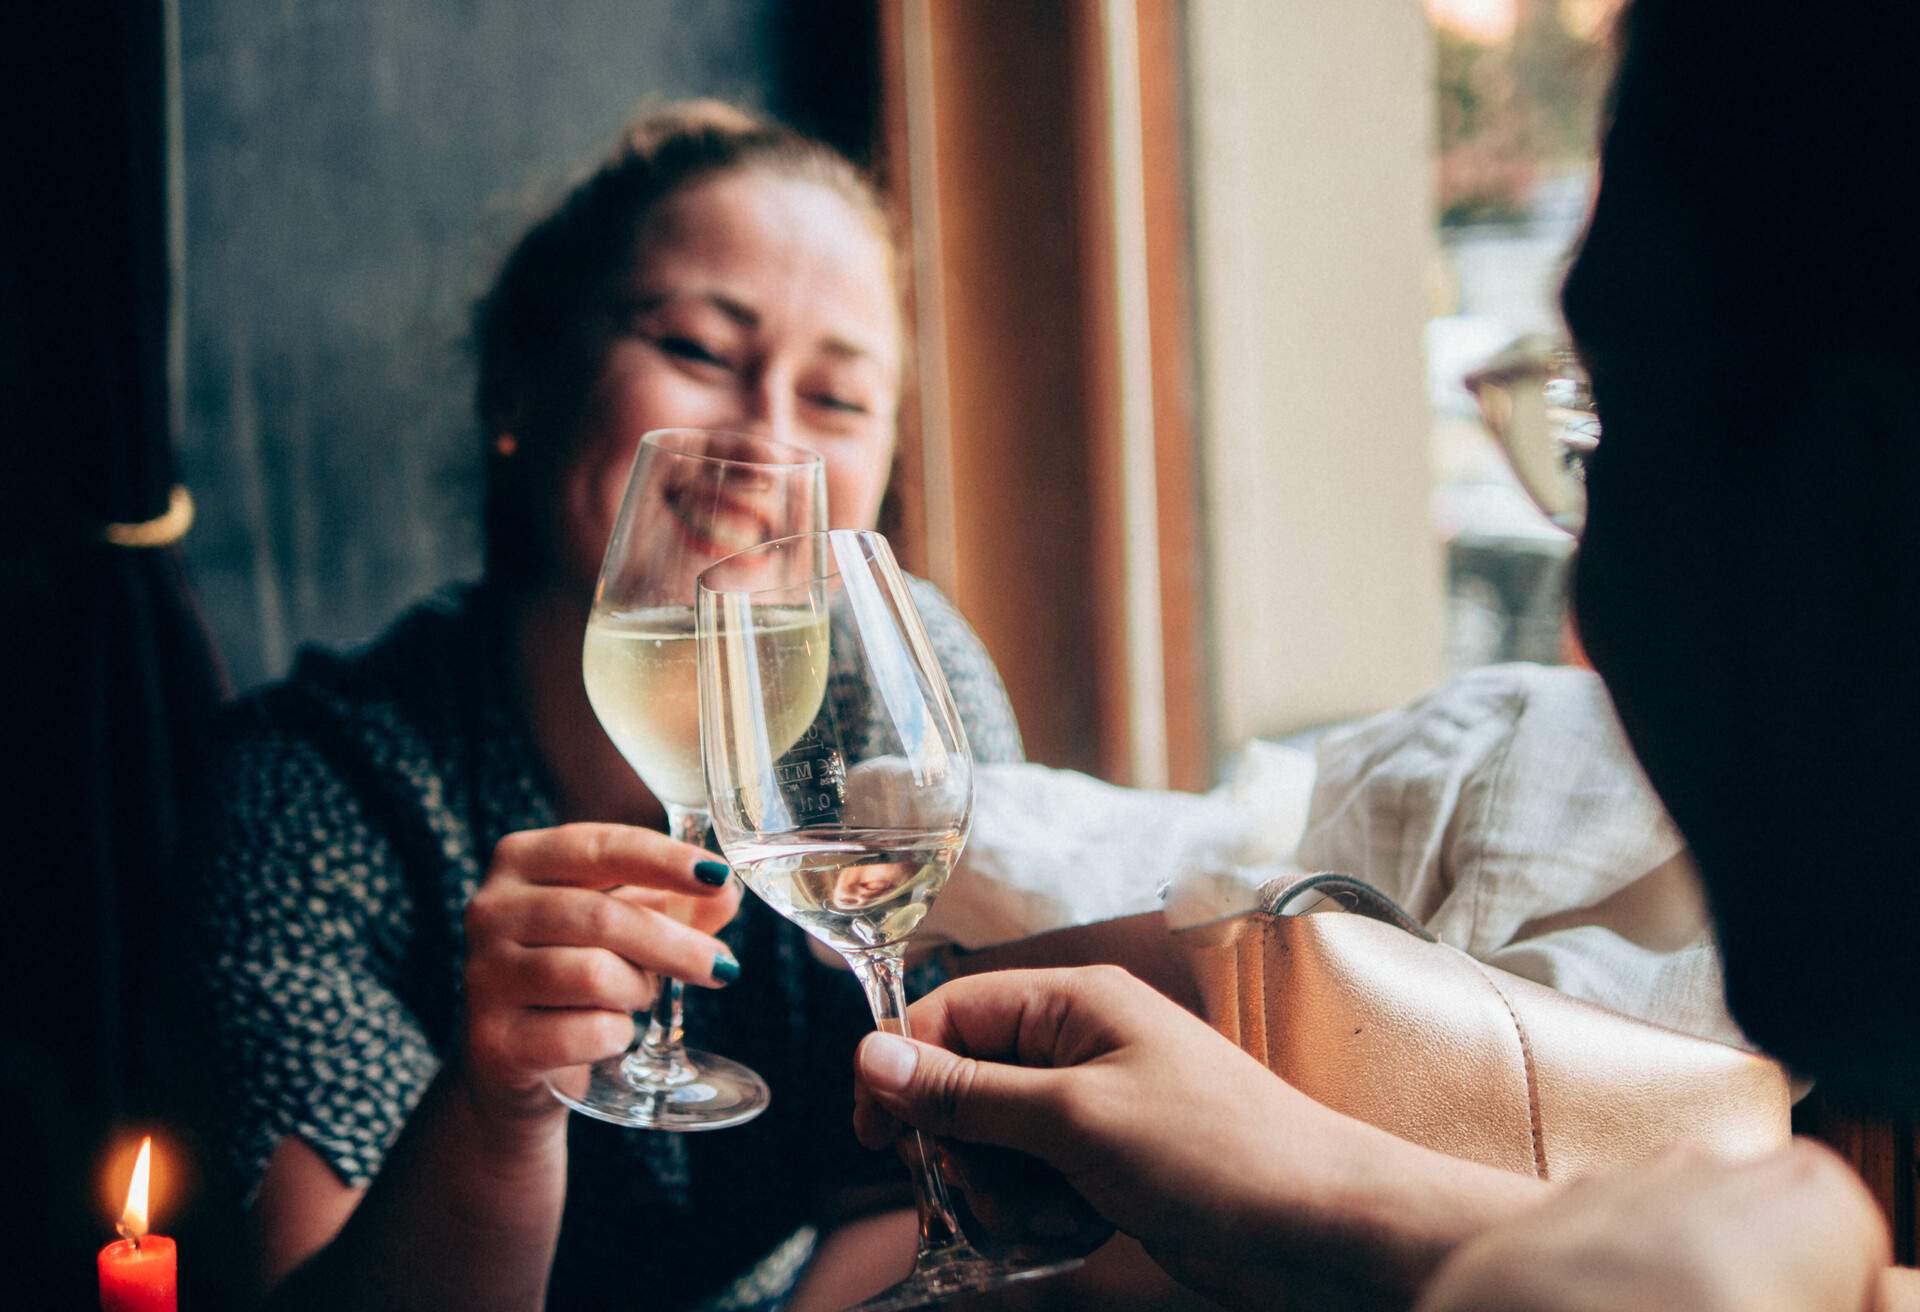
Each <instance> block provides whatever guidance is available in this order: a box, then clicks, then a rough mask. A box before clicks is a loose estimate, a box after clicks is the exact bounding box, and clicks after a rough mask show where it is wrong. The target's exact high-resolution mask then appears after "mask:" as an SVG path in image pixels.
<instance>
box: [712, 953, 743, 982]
mask: <svg viewBox="0 0 1920 1312" xmlns="http://www.w3.org/2000/svg"><path fill="white" fill-rule="evenodd" d="M713 977H714V979H715V980H717V981H719V982H720V983H722V984H731V983H733V982H734V981H735V980H737V979H739V978H740V963H739V962H737V961H735V960H734V959H733V957H732V955H731V954H729V953H726V952H716V953H714V954H713Z"/></svg>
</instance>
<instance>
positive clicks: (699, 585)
mask: <svg viewBox="0 0 1920 1312" xmlns="http://www.w3.org/2000/svg"><path fill="white" fill-rule="evenodd" d="M837 537H845V538H857V539H858V540H859V542H860V545H861V548H862V549H863V550H864V551H865V552H866V558H867V559H868V560H877V559H879V552H884V553H885V554H886V557H887V559H889V560H892V559H893V546H892V544H891V543H889V542H888V541H887V535H886V534H884V533H882V532H880V530H878V529H872V528H817V529H813V530H810V531H809V532H806V533H789V534H787V536H785V537H783V538H768V539H767V540H766V541H765V542H756V543H754V545H752V546H750V547H743V548H741V549H740V550H739V551H736V552H734V553H733V554H732V555H729V556H722V557H720V559H718V560H716V561H714V562H713V564H711V565H709V566H707V567H706V568H705V569H703V570H701V571H700V573H699V574H698V575H697V576H696V577H695V578H694V581H693V584H694V591H695V593H696V595H697V594H698V593H702V592H710V593H712V594H713V595H714V596H716V597H757V596H759V595H760V594H761V593H765V592H792V591H793V590H794V589H795V588H799V587H804V586H805V585H807V584H809V583H819V582H820V581H822V580H823V579H831V578H837V577H838V576H839V575H840V573H841V570H840V566H839V564H838V563H837V562H835V563H834V564H833V566H832V567H831V568H829V569H827V570H826V571H824V572H822V573H818V574H809V575H806V576H804V577H796V578H790V579H788V580H787V581H786V582H784V583H779V584H775V585H774V586H772V587H767V588H726V587H719V588H716V587H713V586H711V585H709V584H708V582H707V576H708V575H709V574H718V573H719V572H720V571H721V570H723V569H725V568H726V567H727V566H728V565H730V564H732V563H733V562H735V561H737V560H739V559H740V558H741V557H742V556H751V555H754V554H756V553H758V552H771V551H773V550H774V549H775V548H785V547H787V546H788V545H790V544H792V543H796V542H800V541H802V540H804V539H807V538H828V539H832V538H837ZM876 544H877V545H878V547H879V552H876V551H875V550H874V547H875V545H876ZM896 567H897V566H896Z"/></svg>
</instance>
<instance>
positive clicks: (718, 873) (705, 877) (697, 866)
mask: <svg viewBox="0 0 1920 1312" xmlns="http://www.w3.org/2000/svg"><path fill="white" fill-rule="evenodd" d="M731 874H733V871H731V870H729V869H728V868H727V863H726V862H724V861H695V862H694V863H693V877H694V878H695V879H697V880H699V881H700V882H701V883H703V884H712V885H713V886H714V887H715V888H718V887H720V885H722V884H724V883H726V882H727V877H728V876H729V875H731Z"/></svg>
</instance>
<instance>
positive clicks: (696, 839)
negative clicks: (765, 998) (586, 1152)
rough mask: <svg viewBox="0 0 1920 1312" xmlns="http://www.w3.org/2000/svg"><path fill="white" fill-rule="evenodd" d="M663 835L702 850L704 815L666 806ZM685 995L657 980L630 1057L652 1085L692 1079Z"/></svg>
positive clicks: (674, 983) (668, 980)
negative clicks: (684, 1040) (637, 1043)
mask: <svg viewBox="0 0 1920 1312" xmlns="http://www.w3.org/2000/svg"><path fill="white" fill-rule="evenodd" d="M667 832H668V833H669V834H671V835H672V836H673V837H675V838H677V839H679V840H680V841H681V842H683V843H691V844H693V846H695V847H702V846H704V845H705V844H706V841H707V813H706V812H705V811H701V810H696V809H694V808H692V807H685V806H674V805H672V804H671V803H669V804H668V805H667ZM685 994H686V985H684V984H682V983H681V982H680V981H679V980H677V979H674V978H672V977H671V976H666V975H662V976H661V977H660V991H659V993H657V994H656V995H655V996H654V999H653V1010H652V1011H651V1012H650V1013H648V1016H647V1028H646V1030H645V1032H644V1033H643V1034H642V1035H641V1036H640V1046H639V1047H638V1049H636V1050H635V1052H634V1054H633V1056H634V1058H635V1059H637V1062H638V1064H639V1065H640V1066H642V1067H643V1068H644V1069H645V1070H646V1071H647V1073H648V1074H649V1075H650V1076H651V1078H652V1079H653V1080H654V1081H655V1082H656V1083H674V1084H678V1083H684V1082H686V1081H687V1080H690V1079H692V1078H693V1075H694V1071H693V1067H692V1066H691V1065H690V1064H689V1063H688V1061H687V1056H686V1048H685V1046H684V1045H683V1044H682V1043H681V1036H682V1033H683V1032H684V1030H685V1023H684V1022H685V1018H686V1000H685Z"/></svg>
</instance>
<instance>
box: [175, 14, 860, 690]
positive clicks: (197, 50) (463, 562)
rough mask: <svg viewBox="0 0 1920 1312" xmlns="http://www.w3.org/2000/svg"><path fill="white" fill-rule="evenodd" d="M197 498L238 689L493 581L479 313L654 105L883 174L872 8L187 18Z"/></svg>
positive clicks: (197, 579) (192, 465)
mask: <svg viewBox="0 0 1920 1312" xmlns="http://www.w3.org/2000/svg"><path fill="white" fill-rule="evenodd" d="M181 26H182V32H181V36H182V47H181V61H182V62H181V71H182V102H183V125H184V138H185V152H184V160H183V164H184V170H185V205H186V232H187V248H188V254H187V277H186V297H187V425H186V431H185V432H184V434H183V435H182V440H181V452H180V455H181V462H182V470H183V474H184V477H185V478H186V481H187V483H188V484H189V486H190V487H191V488H192V489H193V492H194V496H195V499H196V501H197V502H198V506H199V512H200V518H199V522H198V524H197V526H196V527H195V529H194V530H193V532H192V533H191V534H190V535H189V536H188V538H187V541H186V551H187V558H188V564H189V567H190V569H191V572H192V578H193V583H194V586H195V588H196V589H197V591H198V592H199V595H200V597H201V599H202V601H203V603H204V605H205V607H206V609H207V613H208V618H209V620H210V622H211V624H212V627H213V629H214V632H215V636H216V638H217V640H218V642H219V645H220V647H221V649H222V651H223V653H224V655H225V657H226V660H227V663H228V666H229V668H230V671H231V673H232V675H233V678H234V681H235V682H236V684H237V685H239V686H241V687H245V686H248V685H250V684H253V683H255V682H258V681H259V680H261V679H265V678H271V677H274V676H276V675H278V674H281V673H283V672H284V671H285V669H286V668H287V665H288V663H289V662H290V660H291V658H292V655H293V653H294V651H295V650H296V649H297V648H298V646H300V645H301V644H303V643H307V642H322V643H327V644H334V645H338V644H344V643H352V642H356V641H360V640H363V639H365V638H368V637H371V636H372V635H374V634H375V633H377V632H378V631H379V630H380V628H381V627H382V626H383V625H384V624H385V622H386V621H387V620H388V619H389V618H391V617H392V616H393V615H394V614H395V613H397V612H398V611H399V610H400V609H401V608H402V607H403V606H404V605H405V604H406V603H407V602H408V601H410V600H411V599H413V598H415V597H417V596H419V595H421V594H422V593H424V592H427V591H429V590H430V589H432V588H434V587H436V586H438V585H440V584H442V583H445V582H447V581H449V580H453V579H458V578H463V577H471V576H472V575H474V574H475V573H476V572H477V569H478V565H479V558H480V555H479V536H478V531H477V507H478V498H479V469H480V464H479V440H478V437H477V436H476V433H475V428H474V424H473V420H472V417H471V400H470V398H471V392H472V367H471V360H470V354H469V351H468V343H467V320H468V317H469V314H470V311H471V307H472V304H473V301H474V299H475V298H476V296H478V294H479V293H480V292H481V291H482V290H483V289H484V287H485V285H486V282H487V280H488V279H489V278H490V277H491V275H492V273H493V270H494V268H495V266H496V265H497V263H498V261H499V259H500V258H501V256H502V255H503V254H504V253H505V251H506V249H507V246H508V245H509V244H510V243H511V241H512V240H513V238H514V237H515V236H516V235H517V234H518V232H519V230H520V229H521V228H522V227H523V226H524V225H525V223H526V222H527V220H528V219H529V218H531V217H532V216H533V215H534V214H535V213H536V212H537V211H538V208H539V206H540V205H541V203H542V202H546V201H550V200H551V199H552V198H553V197H554V196H555V195H556V192H557V190H558V188H559V187H560V185H561V183H562V182H563V180H564V179H565V178H566V177H567V176H568V175H569V174H570V173H571V172H572V171H573V170H574V169H575V168H576V167H577V166H578V165H579V164H580V163H581V162H583V161H585V160H588V159H591V158H592V157H593V156H594V155H595V154H597V153H598V151H599V150H600V149H601V148H602V147H604V146H605V145H606V144H607V143H608V142H609V141H610V140H611V139H612V137H613V135H614V134H615V133H616V131H617V130H618V128H619V126H620V124H621V123H622V121H623V120H624V119H625V118H626V117H627V115H628V114H629V113H630V112H631V111H632V110H633V109H634V107H635V106H636V105H638V104H640V103H641V102H642V101H643V100H647V99H669V98H674V97H679V96H687V95H718V96H723V97H727V98H730V99H734V100H737V101H740V102H742V103H745V104H748V105H752V106H756V107H760V108H764V109H770V110H772V111H773V112H774V113H776V114H779V115H780V116H782V117H784V118H787V119H788V120H789V121H793V122H795V123H796V124H797V125H798V126H801V127H804V128H807V129H809V130H813V131H816V132H819V133H821V135H824V136H827V137H828V138H829V139H832V140H836V141H837V143H838V144H841V145H842V146H843V147H847V148H849V149H851V150H853V151H854V152H855V153H859V152H860V151H861V150H862V149H863V148H864V146H865V144H866V141H867V137H868V133H867V125H868V124H869V123H870V122H871V102H872V97H873V89H874V76H873V46H872V37H873V13H872V5H871V3H856V2H852V0H847V2H842V3H812V4H807V3H800V4H796V3H793V0H788V2H787V3H784V4H783V3H780V0H677V2H676V0H544V2H541V3H529V2H528V0H464V2H461V3H455V2H451V0H435V2H434V3H428V0H329V2H328V3H324V4H313V3H299V2H297V0H278V2H273V3H263V2H262V0H184V3H183V4H182V5H181Z"/></svg>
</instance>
